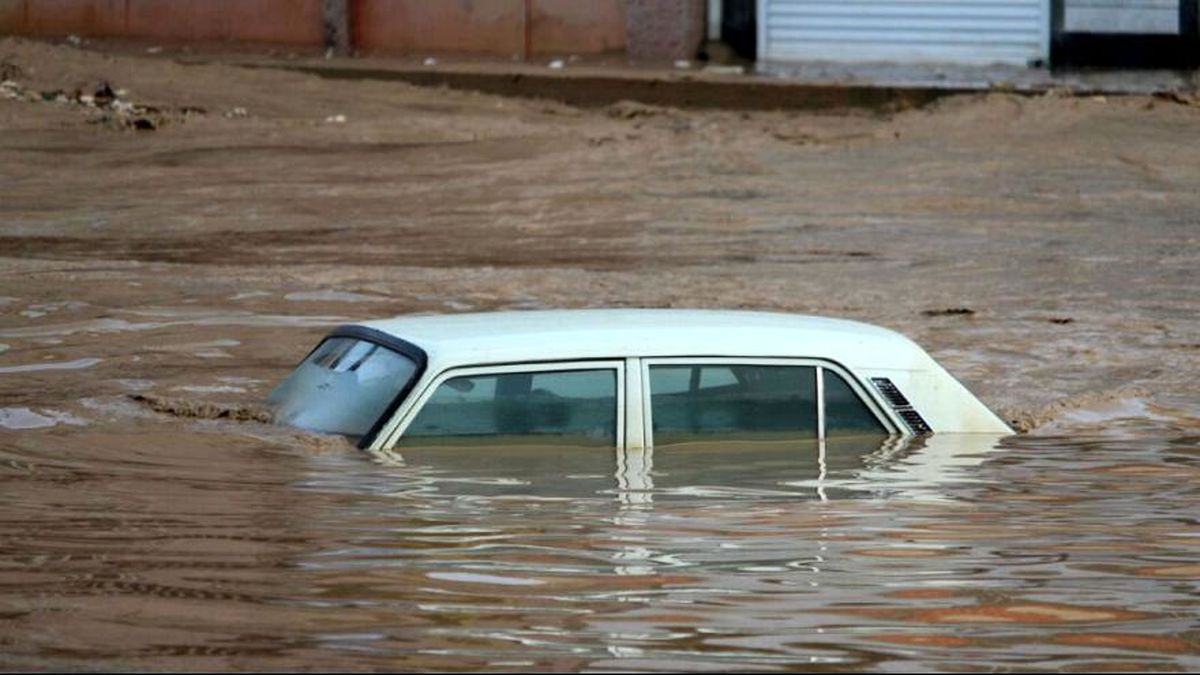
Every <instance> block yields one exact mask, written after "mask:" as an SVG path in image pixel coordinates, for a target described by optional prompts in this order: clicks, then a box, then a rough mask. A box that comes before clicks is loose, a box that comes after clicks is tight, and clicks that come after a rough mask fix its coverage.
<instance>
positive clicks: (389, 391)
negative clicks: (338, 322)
mask: <svg viewBox="0 0 1200 675" xmlns="http://www.w3.org/2000/svg"><path fill="white" fill-rule="evenodd" d="M416 371H417V364H416V363H415V362H414V361H413V360H412V359H410V358H408V357H407V356H404V355H402V354H399V353H397V352H395V351H392V350H391V349H388V348H387V347H384V346H382V345H378V344H375V343H374V342H369V341H366V340H360V339H358V338H353V337H330V338H326V339H325V341H324V342H322V343H321V344H320V346H318V347H317V348H316V349H315V350H313V352H312V353H311V354H309V355H308V358H306V359H304V361H303V362H302V363H301V364H300V365H299V366H297V367H296V370H295V371H293V372H292V374H291V375H290V376H288V378H287V379H286V380H284V381H283V383H282V384H280V385H279V386H278V387H276V388H275V391H273V392H271V395H270V396H269V397H268V398H267V402H268V403H269V404H270V405H271V406H272V408H273V411H274V413H275V421H276V422H278V423H280V424H286V425H289V426H294V427H300V428H303V429H309V430H311V431H320V432H324V433H330V434H343V435H346V436H351V437H353V438H354V439H358V438H361V437H362V436H363V435H365V434H366V433H367V432H369V431H370V430H371V427H372V426H374V424H375V422H376V421H378V420H379V417H380V416H381V415H383V414H384V412H385V411H386V410H387V409H388V406H389V404H391V403H392V401H394V400H395V398H396V397H397V396H398V395H399V394H400V392H401V390H403V389H404V387H405V385H407V384H408V382H409V380H411V379H412V377H413V375H414V374H415V373H416Z"/></svg>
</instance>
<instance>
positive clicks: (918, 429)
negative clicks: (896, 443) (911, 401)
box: [896, 408, 933, 436]
mask: <svg viewBox="0 0 1200 675" xmlns="http://www.w3.org/2000/svg"><path fill="white" fill-rule="evenodd" d="M896 414H897V415H899V416H900V418H901V419H903V420H904V423H905V424H907V425H908V428H909V429H912V431H913V433H914V434H916V435H918V436H921V435H923V434H927V433H930V432H931V431H933V429H930V428H929V425H928V424H927V423H926V422H925V418H923V417H921V415H920V414H918V413H917V411H916V410H913V409H912V408H900V409H899V410H897V411H896Z"/></svg>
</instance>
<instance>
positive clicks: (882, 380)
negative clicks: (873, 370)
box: [871, 377, 912, 408]
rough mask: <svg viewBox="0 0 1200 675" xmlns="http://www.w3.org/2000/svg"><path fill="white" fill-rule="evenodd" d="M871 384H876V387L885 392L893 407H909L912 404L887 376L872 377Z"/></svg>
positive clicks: (885, 396)
mask: <svg viewBox="0 0 1200 675" xmlns="http://www.w3.org/2000/svg"><path fill="white" fill-rule="evenodd" d="M871 384H874V385H875V388H876V389H878V390H879V393H881V394H883V397H884V398H886V399H887V401H888V403H891V404H892V407H893V408H908V407H910V406H911V405H912V404H911V403H909V402H908V399H906V398H904V394H901V393H900V389H899V388H898V387H897V386H896V385H895V384H892V381H891V380H889V379H887V378H886V377H872V378H871Z"/></svg>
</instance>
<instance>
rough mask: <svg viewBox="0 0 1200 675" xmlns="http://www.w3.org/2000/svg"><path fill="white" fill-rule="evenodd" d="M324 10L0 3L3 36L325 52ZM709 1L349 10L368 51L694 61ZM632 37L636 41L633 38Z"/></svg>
mask: <svg viewBox="0 0 1200 675" xmlns="http://www.w3.org/2000/svg"><path fill="white" fill-rule="evenodd" d="M322 5H323V0H0V34H15V35H32V36H65V35H69V34H73V35H79V36H84V37H131V38H145V39H153V40H156V41H161V42H170V41H176V42H188V41H209V42H211V41H245V42H263V43H277V44H293V45H308V46H312V47H320V46H322V45H324V44H325V43H326V37H327V36H326V33H327V32H328V31H327V28H326V27H327V25H328V21H327V20H326V19H327V17H323V13H322ZM704 5H705V0H348V2H345V3H344V6H345V7H346V9H347V11H348V13H349V15H350V20H349V29H350V38H351V42H352V45H353V47H354V48H356V49H361V50H364V51H368V52H370V51H378V52H393V53H408V54H433V53H439V52H458V53H468V54H480V55H490V56H500V57H504V58H514V57H515V58H524V57H540V56H547V55H563V56H565V55H570V54H596V53H603V52H621V51H625V50H628V51H629V53H630V54H632V55H635V56H636V57H637V58H651V59H659V58H662V59H666V58H688V57H690V56H692V55H693V54H694V53H695V50H696V49H697V47H698V46H699V44H700V41H701V40H702V38H703V31H704V23H703V22H704ZM630 36H633V37H630Z"/></svg>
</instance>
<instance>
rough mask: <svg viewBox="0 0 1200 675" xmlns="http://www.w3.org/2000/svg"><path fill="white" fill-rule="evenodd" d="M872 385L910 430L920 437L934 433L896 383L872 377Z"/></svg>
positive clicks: (884, 378)
mask: <svg viewBox="0 0 1200 675" xmlns="http://www.w3.org/2000/svg"><path fill="white" fill-rule="evenodd" d="M871 384H873V385H875V388H876V389H877V390H879V393H880V394H882V395H883V397H884V398H885V399H887V402H888V403H890V404H891V405H892V409H893V410H895V411H896V414H897V415H899V416H900V419H902V420H904V423H905V424H907V425H908V428H909V429H911V430H912V432H913V433H914V434H916V435H918V436H921V435H924V434H928V433H932V432H933V429H931V428H930V427H929V423H928V422H926V421H925V418H924V417H921V414H920V413H918V412H917V411H916V410H915V409H913V407H912V404H911V403H909V402H908V399H907V398H905V396H904V394H902V393H901V392H900V388H899V387H897V386H896V385H895V383H894V382H892V381H891V380H889V379H888V378H886V377H872V378H871Z"/></svg>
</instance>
